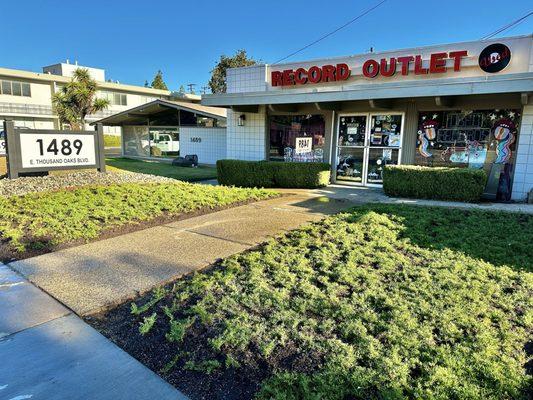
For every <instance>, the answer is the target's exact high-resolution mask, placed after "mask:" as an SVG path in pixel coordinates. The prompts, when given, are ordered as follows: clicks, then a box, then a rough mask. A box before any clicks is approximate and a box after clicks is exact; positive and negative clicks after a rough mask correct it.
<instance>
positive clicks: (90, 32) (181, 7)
mask: <svg viewBox="0 0 533 400" xmlns="http://www.w3.org/2000/svg"><path fill="white" fill-rule="evenodd" d="M377 2H378V1H377V0H358V1H356V0H352V1H349V0H335V1H324V0H306V1H294V0H293V1H290V0H283V1H280V0H268V1H254V0H248V1H240V0H239V1H211V0H209V1H207V0H206V1H201V0H196V1H189V2H182V1H177V0H175V1H171V0H165V1H162V0H161V1H159V0H153V1H146V0H143V1H138V0H130V1H125V0H112V1H111V0H107V1H101V0H93V1H91V2H78V1H68V2H67V1H59V0H48V1H37V0H35V1H34V0H19V1H4V2H3V4H2V9H1V11H0V15H2V35H1V36H0V49H1V53H0V54H1V61H0V66H2V67H7V68H15V69H24V70H32V71H40V70H41V67H42V66H44V65H49V64H53V63H56V62H59V61H63V60H65V59H66V58H69V59H70V60H71V61H73V60H78V62H79V63H80V64H83V65H88V66H95V67H102V68H105V69H106V73H107V77H108V78H111V79H114V80H119V81H120V82H121V83H130V84H137V85H142V84H143V83H144V81H145V79H148V80H149V81H151V79H152V77H153V75H154V73H155V72H156V71H157V70H158V69H161V70H162V71H163V73H164V78H165V81H166V82H167V84H168V86H169V87H170V88H171V89H177V88H179V86H180V84H184V85H185V84H187V83H196V84H197V88H198V89H199V88H200V87H201V86H203V85H205V84H206V82H207V81H208V79H209V76H210V75H209V71H210V70H211V69H212V68H213V66H214V65H215V63H216V61H217V59H218V58H219V56H220V55H221V54H232V53H234V52H235V50H237V49H240V48H243V49H246V50H247V51H248V53H249V54H250V55H251V56H253V57H254V58H256V59H260V60H262V61H263V62H273V61H276V60H278V59H279V58H282V57H284V56H286V55H287V54H289V53H291V52H292V51H294V50H296V49H298V48H300V47H302V46H304V45H306V44H308V43H309V42H311V41H313V40H315V39H317V38H318V37H320V36H322V35H323V34H325V33H327V32H329V31H331V30H333V29H335V28H336V27H338V26H340V25H342V24H343V23H345V22H347V21H348V20H350V19H351V18H353V17H355V16H356V15H358V14H359V13H360V12H361V11H362V10H365V9H367V8H369V7H371V6H372V5H374V4H376V3H377ZM81 4H84V5H85V4H90V6H82V5H81ZM532 8H533V7H532V6H531V1H530V0H507V1H501V0H497V1H496V0H446V1H435V0H425V1H423V0H388V1H387V2H386V3H385V4H383V5H382V6H380V7H379V8H378V9H376V10H375V11H373V12H372V13H371V14H369V15H367V16H365V17H363V18H362V19H361V20H359V21H356V22H355V23H354V24H352V25H350V26H348V27H347V28H345V29H343V30H342V31H340V32H338V33H336V34H335V35H334V36H332V37H330V38H328V39H326V40H324V41H323V42H321V43H319V44H317V45H315V46H313V47H311V48H309V49H307V50H305V51H304V52H302V53H300V54H298V55H297V56H295V57H293V58H292V60H302V59H303V60H305V59H310V58H320V57H331V56H337V55H349V54H356V53H360V52H365V51H366V50H367V49H369V48H370V47H371V46H372V47H374V48H375V49H376V51H380V50H388V49H395V48H405V47H416V46H421V45H430V44H438V43H447V42H456V41H465V40H475V39H479V38H480V37H482V36H484V35H486V34H488V33H490V32H493V31H495V30H496V29H498V28H500V27H501V26H503V25H505V24H507V23H509V22H511V21H513V20H515V19H517V18H519V17H520V16H522V15H524V14H525V13H527V12H528V11H531V9H532ZM532 32H533V16H532V17H530V18H529V19H528V20H526V21H525V22H522V23H521V24H520V25H518V26H517V27H515V28H514V29H511V30H509V31H508V32H505V34H504V36H511V35H520V34H529V33H532Z"/></svg>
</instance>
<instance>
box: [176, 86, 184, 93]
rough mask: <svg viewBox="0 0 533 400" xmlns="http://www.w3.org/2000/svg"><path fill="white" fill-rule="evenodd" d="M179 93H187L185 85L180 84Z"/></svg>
mask: <svg viewBox="0 0 533 400" xmlns="http://www.w3.org/2000/svg"><path fill="white" fill-rule="evenodd" d="M178 93H179V94H185V87H184V86H183V85H180V88H179V90H178Z"/></svg>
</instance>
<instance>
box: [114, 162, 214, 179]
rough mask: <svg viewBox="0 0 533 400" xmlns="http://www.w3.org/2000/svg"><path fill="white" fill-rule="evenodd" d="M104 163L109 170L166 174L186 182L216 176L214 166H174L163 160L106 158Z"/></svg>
mask: <svg viewBox="0 0 533 400" xmlns="http://www.w3.org/2000/svg"><path fill="white" fill-rule="evenodd" d="M106 165H107V166H110V167H111V168H109V170H110V171H113V170H125V171H131V172H140V173H143V174H152V175H158V176H166V177H169V178H174V179H179V180H180V181H187V182H195V181H201V180H205V179H213V178H216V177H217V170H216V168H214V167H204V166H200V167H198V168H188V167H176V166H173V165H171V164H169V163H164V162H158V161H144V160H132V159H129V158H108V159H106Z"/></svg>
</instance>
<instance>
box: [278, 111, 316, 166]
mask: <svg viewBox="0 0 533 400" xmlns="http://www.w3.org/2000/svg"><path fill="white" fill-rule="evenodd" d="M325 138H326V124H325V121H324V117H323V116H322V115H273V116H271V117H270V153H269V159H270V160H272V161H299V162H322V161H324V147H325V140H326V139H325Z"/></svg>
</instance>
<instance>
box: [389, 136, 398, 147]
mask: <svg viewBox="0 0 533 400" xmlns="http://www.w3.org/2000/svg"><path fill="white" fill-rule="evenodd" d="M389 146H390V147H400V135H395V134H392V133H391V134H390V135H389Z"/></svg>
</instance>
